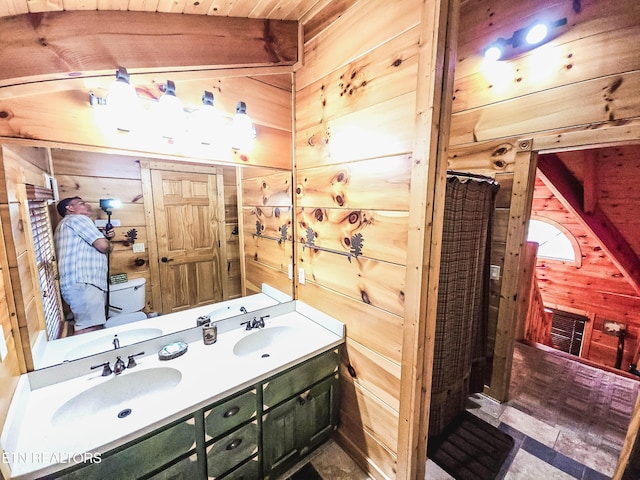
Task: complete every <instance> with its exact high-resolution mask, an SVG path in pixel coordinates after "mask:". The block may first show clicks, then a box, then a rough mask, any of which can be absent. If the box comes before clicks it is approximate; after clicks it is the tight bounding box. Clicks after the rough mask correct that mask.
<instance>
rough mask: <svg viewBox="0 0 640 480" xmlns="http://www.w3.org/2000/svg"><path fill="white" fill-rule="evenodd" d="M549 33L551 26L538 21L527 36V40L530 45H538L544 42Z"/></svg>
mask: <svg viewBox="0 0 640 480" xmlns="http://www.w3.org/2000/svg"><path fill="white" fill-rule="evenodd" d="M548 33H549V27H548V26H547V25H546V24H545V23H536V24H535V25H533V26H532V27H531V28H530V29H529V30H528V31H527V35H526V36H525V38H524V39H525V41H526V42H527V44H529V45H536V44H538V43H540V42H542V41H543V40H544V39H545V38H546V37H547V34H548Z"/></svg>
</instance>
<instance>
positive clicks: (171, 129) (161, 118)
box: [155, 80, 185, 138]
mask: <svg viewBox="0 0 640 480" xmlns="http://www.w3.org/2000/svg"><path fill="white" fill-rule="evenodd" d="M162 91H163V93H162V95H161V96H160V98H159V99H158V104H157V110H156V113H157V115H156V117H155V119H156V122H157V125H158V130H159V132H160V135H162V136H163V137H166V138H174V137H175V136H176V135H179V134H180V133H181V132H182V131H183V130H184V126H185V125H184V121H185V113H184V107H183V105H182V100H180V99H179V98H178V96H177V95H176V84H175V83H174V82H173V81H172V80H167V81H166V82H165V83H164V86H163V89H162Z"/></svg>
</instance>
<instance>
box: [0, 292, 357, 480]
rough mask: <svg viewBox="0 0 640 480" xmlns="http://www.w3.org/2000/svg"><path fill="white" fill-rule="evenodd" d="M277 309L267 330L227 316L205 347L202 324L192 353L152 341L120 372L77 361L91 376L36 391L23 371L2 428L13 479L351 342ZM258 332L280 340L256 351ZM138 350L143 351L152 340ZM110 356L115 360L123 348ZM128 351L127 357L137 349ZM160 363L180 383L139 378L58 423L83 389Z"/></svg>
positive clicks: (324, 325) (314, 320)
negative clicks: (167, 355)
mask: <svg viewBox="0 0 640 480" xmlns="http://www.w3.org/2000/svg"><path fill="white" fill-rule="evenodd" d="M273 308H274V310H273V313H274V315H271V316H269V317H267V318H265V327H264V328H263V329H253V330H250V331H247V330H246V329H245V327H244V326H241V325H239V324H240V322H241V321H243V320H246V318H240V319H230V320H225V322H227V323H226V324H225V325H224V328H219V329H218V340H217V342H216V343H214V344H212V345H205V344H204V342H203V341H202V337H201V334H200V331H199V329H197V330H196V329H194V330H193V331H192V332H191V337H192V338H193V333H194V331H195V333H196V334H197V335H198V337H197V339H195V340H193V341H189V342H188V351H187V352H186V353H185V354H184V355H182V356H180V357H178V358H175V359H173V360H166V361H161V360H159V358H158V355H157V353H156V352H157V348H153V345H154V344H152V343H151V344H150V345H151V347H152V349H150V350H149V351H148V352H147V354H148V355H144V356H140V357H137V361H138V365H137V366H136V367H135V368H132V369H127V370H125V371H124V372H123V373H122V374H120V375H118V376H115V375H113V374H112V375H109V376H107V377H102V376H101V373H102V369H101V368H96V369H95V370H90V368H89V365H90V364H91V365H90V366H93V364H94V363H101V362H102V360H94V361H93V362H92V358H87V359H82V360H78V361H76V362H71V364H78V363H79V362H83V363H86V366H85V367H84V370H82V371H85V370H86V372H87V374H84V375H81V376H76V377H74V378H71V379H68V380H65V381H61V382H59V383H54V384H52V385H48V386H44V387H42V388H35V387H34V386H33V385H32V384H31V383H32V382H30V381H29V376H28V375H23V376H22V377H21V378H20V381H19V384H18V388H17V390H16V393H15V395H14V398H13V400H12V404H11V407H10V409H9V413H8V416H7V420H6V423H5V428H4V430H3V432H2V437H1V444H2V448H3V452H2V459H0V460H1V461H2V463H3V465H2V467H3V473H5V471H7V468H6V467H7V464H9V465H10V466H11V470H10V474H11V476H10V477H9V478H12V479H13V478H19V479H33V478H38V477H40V476H42V475H46V474H50V473H52V472H55V471H59V470H61V469H63V468H67V467H69V466H71V464H73V463H76V461H78V460H81V456H82V454H85V453H87V454H89V455H90V456H95V455H101V454H103V453H105V452H107V451H109V450H111V449H113V448H115V447H117V446H119V445H122V444H124V443H126V442H128V441H130V440H133V439H135V438H137V437H139V436H141V435H143V434H146V433H149V432H151V431H153V430H155V429H157V428H159V427H161V426H162V425H165V424H167V423H169V422H171V421H174V420H178V419H180V418H182V417H184V416H185V415H187V414H189V413H191V412H193V411H194V410H197V409H198V408H202V407H205V406H207V405H210V404H211V403H213V402H215V401H217V400H220V399H222V398H225V397H227V396H229V395H231V394H233V393H235V392H238V391H240V390H242V389H243V388H245V387H248V386H251V385H253V384H255V383H257V382H260V381H261V380H264V379H265V378H268V377H270V376H272V375H274V374H276V373H278V372H280V371H283V370H285V369H286V368H288V367H291V366H293V365H295V364H297V363H299V362H301V361H303V360H306V359H308V358H311V357H312V356H314V355H316V354H318V353H321V352H323V351H326V350H328V349H330V348H333V347H335V346H337V345H340V344H341V343H343V341H344V325H343V324H342V323H340V322H338V321H337V320H335V319H333V318H332V317H329V316H327V315H325V314H323V313H321V312H319V311H317V310H315V309H313V308H311V307H309V306H307V305H305V304H303V303H301V302H299V301H295V302H289V306H287V304H281V305H280V306H276V307H273ZM262 313H264V311H263V312H262ZM191 316H193V315H191ZM272 333H273V335H272ZM250 335H261V336H265V335H266V336H267V338H273V342H272V343H271V344H270V345H269V341H266V342H263V343H262V345H264V346H261V347H260V348H258V349H256V350H255V351H254V350H252V349H251V347H252V343H253V342H252V340H243V339H245V338H247V337H248V336H250ZM238 342H240V343H238ZM243 344H244V345H247V344H248V347H249V350H248V351H246V352H240V353H238V354H237V353H234V347H236V349H237V348H239V346H241V345H243ZM136 347H138V349H140V348H143V347H145V344H139V346H136ZM123 350H124V349H123ZM109 353H111V356H112V357H113V359H114V360H115V353H116V352H115V351H112V352H109ZM149 353H150V354H149ZM122 354H123V359H124V360H125V362H126V357H125V355H128V354H129V352H128V351H123V352H122ZM267 354H268V356H265V355H267ZM105 355H107V354H103V355H101V357H102V358H104V356H105ZM71 364H70V365H69V366H71ZM111 365H112V366H113V361H112V362H111ZM64 367H66V365H65V366H62V367H54V368H64ZM76 368H77V366H76ZM158 368H166V369H176V370H178V371H179V372H180V374H181V379H180V381H179V383H178V384H177V385H175V386H173V387H167V389H166V390H164V391H155V392H153V393H147V392H146V391H145V390H144V382H140V383H141V384H140V385H139V387H138V382H133V383H132V384H131V385H134V387H133V388H132V389H131V391H130V392H127V393H128V394H130V396H129V395H127V398H126V399H125V400H124V401H122V402H113V403H114V404H113V405H105V406H103V405H100V404H99V403H100V402H102V403H104V401H103V400H102V401H98V404H96V405H92V406H85V404H84V402H83V403H82V404H79V405H82V408H79V410H80V411H78V414H77V415H71V416H70V417H65V418H64V419H63V420H58V421H57V422H56V421H52V419H53V418H56V412H58V411H59V409H60V408H61V407H62V406H63V405H64V404H65V403H66V402H67V401H69V400H70V399H72V398H73V397H75V396H76V395H77V394H78V393H81V392H84V391H86V390H87V389H90V388H95V387H96V386H99V385H101V384H103V383H105V382H114V383H112V384H111V385H115V382H121V384H127V385H128V383H127V382H128V380H127V379H126V377H127V376H129V375H131V376H133V375H137V376H138V377H141V376H145V375H146V374H144V373H142V372H144V371H145V370H151V369H158ZM156 371H158V370H156ZM148 373H151V372H148ZM170 373H176V372H170ZM180 374H178V377H179V376H180ZM132 378H133V377H132ZM174 381H175V378H174ZM36 383H37V382H36ZM100 388H102V387H100ZM127 388H129V387H127ZM112 391H113V390H110V392H112ZM140 395H141V396H140ZM133 397H135V398H133ZM100 398H104V396H103V395H100ZM125 408H130V409H131V411H132V412H131V414H130V415H129V416H127V417H125V418H118V416H117V414H118V412H120V411H122V410H123V409H125ZM72 411H73V410H72ZM83 411H84V413H83ZM58 418H59V417H58ZM5 476H6V473H5Z"/></svg>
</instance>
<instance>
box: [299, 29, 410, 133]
mask: <svg viewBox="0 0 640 480" xmlns="http://www.w3.org/2000/svg"><path fill="white" fill-rule="evenodd" d="M419 37H420V29H419V28H418V27H417V26H416V27H414V28H412V29H410V30H409V31H407V32H405V33H403V34H402V35H399V36H398V37H397V38H394V39H393V40H391V41H389V42H388V43H386V44H383V45H382V46H380V47H379V48H376V49H374V50H372V51H371V52H370V53H368V54H367V55H364V56H362V57H360V58H357V59H356V60H354V61H352V62H351V63H349V64H347V65H344V66H341V67H340V68H339V69H338V70H335V71H334V72H332V73H330V74H329V75H327V76H326V77H322V78H321V79H319V80H317V81H315V82H313V83H311V84H310V85H307V86H306V87H304V88H302V89H300V90H299V91H298V92H297V93H296V103H298V104H301V105H304V106H305V107H304V108H303V109H296V128H297V129H298V130H305V129H307V128H309V127H314V126H317V125H318V123H319V122H321V123H326V122H328V121H330V120H333V119H335V118H338V117H341V116H344V115H347V114H350V113H353V112H357V111H359V110H363V109H365V108H368V107H372V106H375V105H377V104H379V103H383V102H385V101H387V100H390V99H392V98H395V97H398V96H401V95H404V94H407V93H411V92H412V91H413V90H415V78H416V75H417V74H418V50H419V48H418V47H419Z"/></svg>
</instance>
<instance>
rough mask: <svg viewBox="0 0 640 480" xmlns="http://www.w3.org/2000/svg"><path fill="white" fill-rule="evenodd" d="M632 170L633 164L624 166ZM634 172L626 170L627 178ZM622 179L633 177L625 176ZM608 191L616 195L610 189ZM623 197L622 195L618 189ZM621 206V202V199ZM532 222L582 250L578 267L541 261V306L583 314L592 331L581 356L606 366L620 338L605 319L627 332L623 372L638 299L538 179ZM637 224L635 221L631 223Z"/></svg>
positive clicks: (639, 316) (637, 321)
mask: <svg viewBox="0 0 640 480" xmlns="http://www.w3.org/2000/svg"><path fill="white" fill-rule="evenodd" d="M626 164H627V165H629V166H633V164H634V163H633V162H632V161H629V162H626ZM632 171H633V169H630V170H629V171H628V172H629V174H630V173H631V172H632ZM625 178H633V176H632V175H625ZM610 188H611V189H613V190H617V189H616V188H615V186H614V185H610ZM618 191H620V192H622V190H618ZM621 202H622V203H623V204H624V203H625V201H624V199H621ZM531 215H532V218H536V219H539V220H543V221H550V222H552V223H555V224H557V225H559V226H561V228H562V229H563V231H565V229H566V233H567V234H568V235H571V236H573V238H575V243H576V244H577V247H578V248H579V249H580V250H579V253H580V263H579V264H578V265H574V264H572V263H570V262H562V261H557V260H555V261H554V260H550V259H544V258H539V259H538V260H537V265H536V272H537V278H538V284H539V286H540V291H541V293H542V298H543V300H544V304H545V305H546V306H547V307H551V308H556V309H558V310H564V311H569V312H572V313H578V314H580V315H584V316H586V317H588V318H589V319H590V323H591V324H590V325H588V326H587V328H588V329H589V331H590V334H589V335H588V337H586V338H585V340H587V339H588V340H589V341H585V342H584V343H583V346H582V353H581V356H582V357H584V358H586V359H588V360H592V361H594V362H597V363H599V364H602V365H606V366H608V367H613V366H615V363H616V354H617V347H618V338H617V336H615V335H610V334H607V333H606V332H604V320H613V321H615V322H619V323H622V324H624V325H626V326H627V327H628V332H627V336H626V337H625V345H624V355H623V363H622V369H624V370H627V367H628V366H629V363H631V360H632V357H633V354H634V350H635V347H636V344H637V342H638V341H639V340H638V338H639V336H638V335H639V333H640V328H639V325H640V298H638V296H637V295H636V294H635V291H634V289H633V288H632V287H631V286H630V285H629V283H628V282H627V281H626V279H625V278H624V277H623V276H622V274H621V273H620V270H619V269H618V268H617V267H616V266H615V265H614V264H613V262H612V261H611V259H610V258H609V257H608V255H607V254H606V253H605V252H603V250H602V246H601V245H600V244H599V243H598V241H597V239H596V238H594V237H593V235H591V233H590V232H588V231H586V230H585V228H584V227H583V226H582V224H581V223H580V222H579V221H578V220H577V219H576V218H575V217H574V216H573V215H571V214H570V213H569V212H568V211H567V210H566V209H565V208H564V207H563V206H562V204H560V202H559V201H558V200H557V198H555V196H554V195H553V193H552V192H551V191H550V190H549V188H547V187H546V185H545V184H544V183H543V182H542V181H541V180H539V179H538V181H537V182H536V186H535V194H534V202H533V207H532V210H531ZM631 221H632V222H635V220H631Z"/></svg>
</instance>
